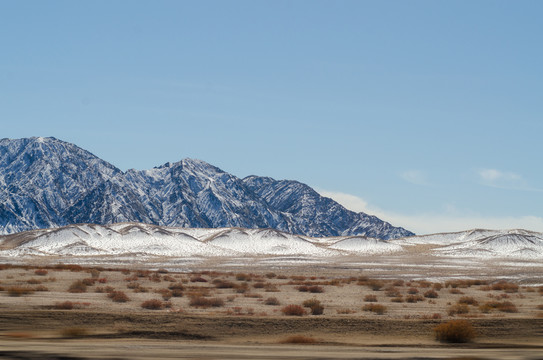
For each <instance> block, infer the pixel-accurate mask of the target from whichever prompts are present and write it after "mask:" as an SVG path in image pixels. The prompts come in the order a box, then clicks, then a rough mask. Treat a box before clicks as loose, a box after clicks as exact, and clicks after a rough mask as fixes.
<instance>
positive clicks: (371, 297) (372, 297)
mask: <svg viewBox="0 0 543 360" xmlns="http://www.w3.org/2000/svg"><path fill="white" fill-rule="evenodd" d="M364 301H365V302H377V296H376V295H373V294H369V295H366V296H364Z"/></svg>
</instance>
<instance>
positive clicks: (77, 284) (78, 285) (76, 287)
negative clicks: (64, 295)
mask: <svg viewBox="0 0 543 360" xmlns="http://www.w3.org/2000/svg"><path fill="white" fill-rule="evenodd" d="M68 292H71V293H84V292H87V285H85V283H84V282H83V281H81V280H76V281H74V282H73V283H72V284H71V285H70V287H69V288H68Z"/></svg>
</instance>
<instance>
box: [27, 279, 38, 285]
mask: <svg viewBox="0 0 543 360" xmlns="http://www.w3.org/2000/svg"><path fill="white" fill-rule="evenodd" d="M26 283H27V284H29V285H38V284H41V280H38V279H28V280H27V281H26Z"/></svg>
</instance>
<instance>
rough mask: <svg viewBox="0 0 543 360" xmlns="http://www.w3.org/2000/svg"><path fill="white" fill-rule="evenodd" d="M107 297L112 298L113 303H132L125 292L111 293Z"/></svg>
mask: <svg viewBox="0 0 543 360" xmlns="http://www.w3.org/2000/svg"><path fill="white" fill-rule="evenodd" d="M107 297H108V298H110V299H111V300H112V301H113V302H118V303H125V302H128V301H130V298H129V297H128V295H126V294H125V293H124V292H123V291H111V292H110V293H108V294H107Z"/></svg>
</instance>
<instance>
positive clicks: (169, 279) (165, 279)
mask: <svg viewBox="0 0 543 360" xmlns="http://www.w3.org/2000/svg"><path fill="white" fill-rule="evenodd" d="M162 280H164V281H168V282H176V281H177V280H175V278H174V277H173V276H170V275H164V276H163V277H162Z"/></svg>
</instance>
